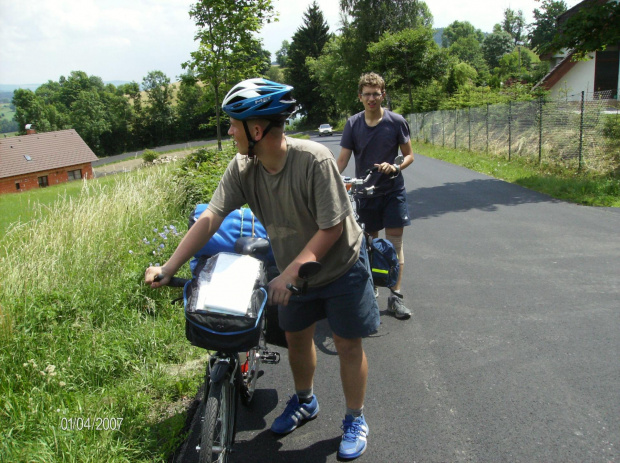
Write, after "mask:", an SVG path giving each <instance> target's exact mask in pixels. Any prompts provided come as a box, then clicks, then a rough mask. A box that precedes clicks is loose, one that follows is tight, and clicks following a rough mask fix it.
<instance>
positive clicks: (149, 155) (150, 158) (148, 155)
mask: <svg viewBox="0 0 620 463" xmlns="http://www.w3.org/2000/svg"><path fill="white" fill-rule="evenodd" d="M158 156H159V154H158V153H157V151H153V150H144V152H143V153H142V160H143V161H144V162H145V163H146V164H153V162H154V161H155V160H156V159H157V157H158Z"/></svg>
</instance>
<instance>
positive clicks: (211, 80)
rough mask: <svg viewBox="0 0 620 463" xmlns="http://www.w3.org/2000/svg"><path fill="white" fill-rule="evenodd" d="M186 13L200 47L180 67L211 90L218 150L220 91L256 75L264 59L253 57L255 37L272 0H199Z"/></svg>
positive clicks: (269, 14)
mask: <svg viewBox="0 0 620 463" xmlns="http://www.w3.org/2000/svg"><path fill="white" fill-rule="evenodd" d="M189 14H190V16H191V17H192V18H193V19H194V22H195V23H196V26H198V32H197V33H196V36H195V39H196V40H199V41H200V45H199V47H198V50H196V51H194V52H192V53H191V60H190V61H187V62H185V63H183V65H182V66H183V68H188V69H190V70H192V71H194V72H195V73H196V75H197V76H198V77H199V79H200V80H201V81H202V82H204V83H205V84H206V85H208V86H210V87H211V89H212V90H213V95H214V104H215V126H216V128H217V144H218V148H219V150H221V149H222V133H221V120H220V119H221V112H220V111H221V108H220V106H221V101H222V98H223V92H224V91H225V90H226V89H227V88H228V87H229V86H230V85H232V84H234V83H236V82H238V81H239V80H242V79H244V78H247V77H250V76H257V75H259V72H258V69H259V68H260V67H261V66H262V65H263V58H262V57H261V56H260V55H257V54H256V50H257V46H256V45H257V42H258V40H257V39H256V38H255V34H256V33H257V32H259V31H260V29H261V28H262V26H263V24H264V23H265V22H269V21H270V20H271V18H272V17H273V15H274V13H273V5H272V1H271V0H199V1H198V2H197V3H196V4H195V5H192V7H191V9H190V12H189ZM258 49H260V45H259V47H258Z"/></svg>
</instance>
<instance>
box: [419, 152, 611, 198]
mask: <svg viewBox="0 0 620 463" xmlns="http://www.w3.org/2000/svg"><path fill="white" fill-rule="evenodd" d="M413 151H414V152H415V153H419V154H421V155H424V156H428V157H431V158H435V159H441V160H442V161H446V162H449V163H452V164H456V165H459V166H463V167H466V168H468V169H472V170H475V171H476V172H480V173H483V174H486V175H491V176H493V177H495V178H499V179H502V180H505V181H507V182H510V183H515V184H517V185H521V186H524V187H526V188H530V189H532V190H535V191H538V192H540V193H544V194H547V195H549V196H551V197H553V198H557V199H562V200H565V201H570V202H573V203H577V204H583V205H587V206H604V207H620V178H618V177H617V175H616V176H614V175H611V174H609V175H605V174H596V173H593V172H584V173H576V172H574V171H570V170H566V169H564V168H562V167H559V166H557V165H549V164H538V163H537V162H533V161H532V160H530V159H527V158H524V157H514V158H513V159H512V160H511V161H508V160H507V159H506V157H505V156H499V155H495V154H489V153H484V152H475V151H468V150H464V149H450V148H442V147H437V146H433V145H431V144H427V143H421V142H414V143H413Z"/></svg>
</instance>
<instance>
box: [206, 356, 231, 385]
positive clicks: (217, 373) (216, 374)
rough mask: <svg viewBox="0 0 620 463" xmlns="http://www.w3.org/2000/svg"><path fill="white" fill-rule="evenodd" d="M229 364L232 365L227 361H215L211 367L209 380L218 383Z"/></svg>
mask: <svg viewBox="0 0 620 463" xmlns="http://www.w3.org/2000/svg"><path fill="white" fill-rule="evenodd" d="M231 366H232V365H231V364H230V362H228V361H222V360H220V361H219V362H217V363H216V364H215V365H213V368H212V369H211V381H212V382H214V383H219V382H220V381H222V379H224V377H225V376H226V373H227V372H228V369H229V368H230V367H231Z"/></svg>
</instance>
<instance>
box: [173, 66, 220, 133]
mask: <svg viewBox="0 0 620 463" xmlns="http://www.w3.org/2000/svg"><path fill="white" fill-rule="evenodd" d="M180 78H181V82H180V84H179V91H178V94H177V108H176V109H177V117H178V124H177V136H178V138H179V139H180V140H194V139H196V138H199V137H204V136H212V135H214V134H215V130H214V129H215V128H214V127H212V128H211V129H210V130H209V127H208V124H205V122H206V121H208V120H209V119H210V118H212V117H213V116H214V115H215V108H213V105H212V104H209V103H210V102H211V100H212V98H211V96H210V95H207V88H205V87H204V86H203V85H201V84H199V83H198V78H197V77H196V76H195V75H194V74H193V73H192V72H187V73H185V74H182V75H181V76H180Z"/></svg>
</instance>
